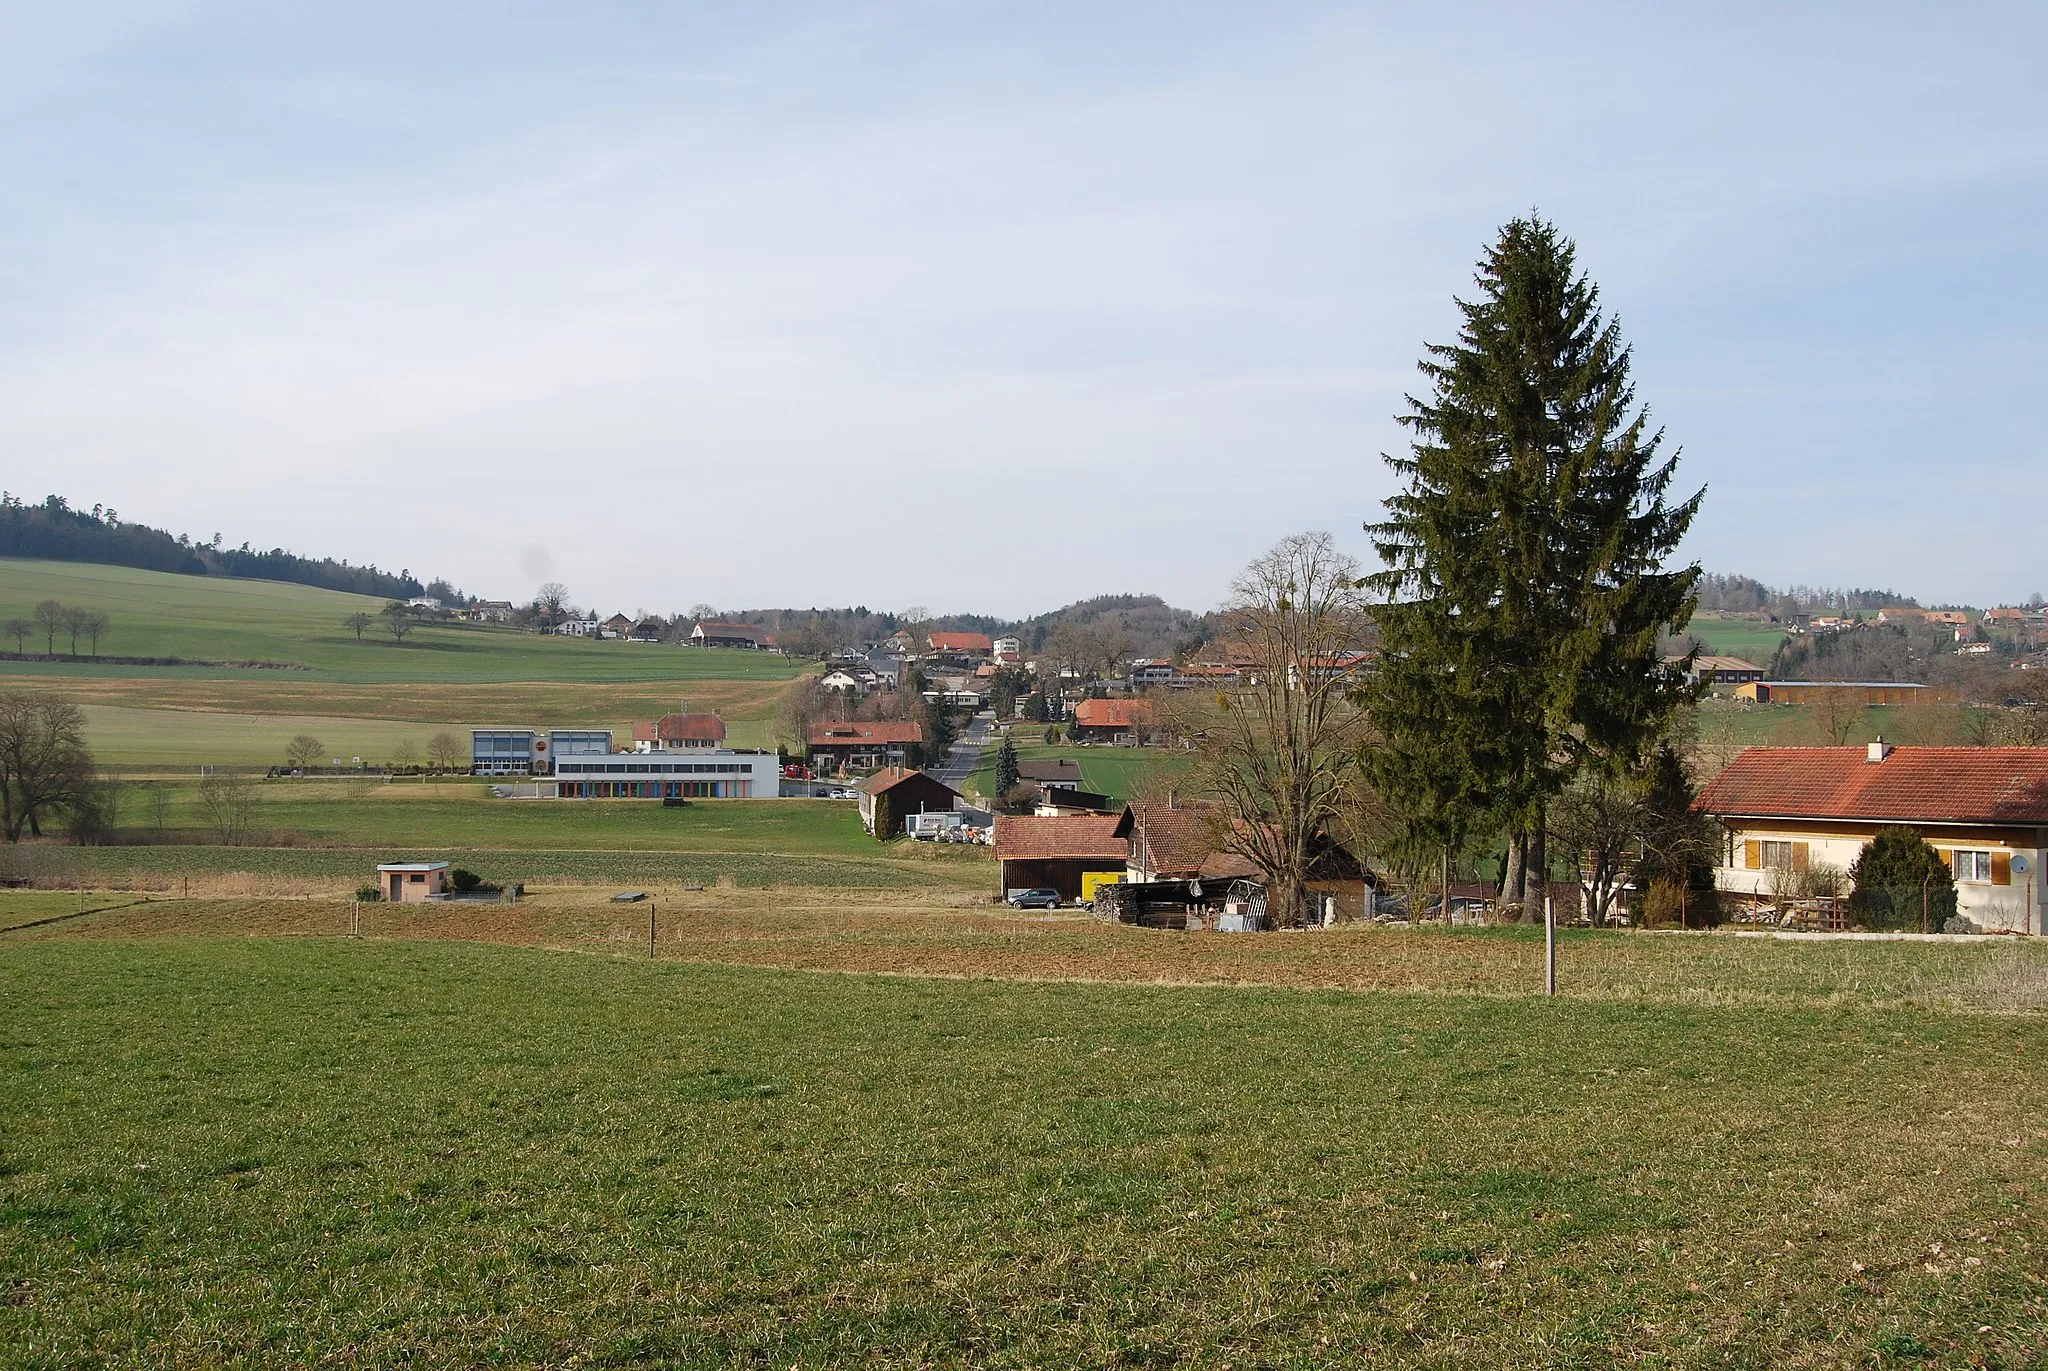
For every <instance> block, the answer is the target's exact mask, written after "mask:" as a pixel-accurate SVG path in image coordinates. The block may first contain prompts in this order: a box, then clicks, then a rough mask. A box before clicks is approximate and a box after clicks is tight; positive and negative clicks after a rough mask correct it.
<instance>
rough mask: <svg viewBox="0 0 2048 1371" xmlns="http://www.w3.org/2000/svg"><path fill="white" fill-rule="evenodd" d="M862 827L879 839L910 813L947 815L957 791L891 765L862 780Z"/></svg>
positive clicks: (897, 829)
mask: <svg viewBox="0 0 2048 1371" xmlns="http://www.w3.org/2000/svg"><path fill="white" fill-rule="evenodd" d="M856 789H857V790H858V791H859V792H860V822H861V826H862V827H863V828H865V829H867V831H868V832H869V833H870V834H872V835H873V836H874V837H875V838H877V839H879V840H880V841H882V842H887V841H889V839H891V838H893V837H895V836H896V835H897V834H899V833H901V832H902V831H903V821H904V820H905V819H907V818H908V817H910V816H911V815H912V814H950V813H952V811H953V806H954V803H955V802H956V801H958V800H959V798H960V792H959V791H957V790H955V789H953V787H951V786H949V785H947V784H946V783H945V782H943V781H938V780H934V779H933V778H932V777H930V776H927V775H925V774H924V773H923V772H922V771H918V770H915V769H914V768H911V767H904V766H890V767H884V768H882V769H881V770H880V771H877V772H875V773H874V774H873V775H872V776H869V777H867V778H866V779H865V780H863V781H862V782H861V783H860V785H859V786H857V787H856Z"/></svg>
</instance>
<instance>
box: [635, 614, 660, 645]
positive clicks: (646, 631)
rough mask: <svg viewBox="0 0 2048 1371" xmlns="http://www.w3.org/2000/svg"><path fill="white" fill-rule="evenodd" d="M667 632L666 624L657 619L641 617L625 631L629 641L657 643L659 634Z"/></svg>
mask: <svg viewBox="0 0 2048 1371" xmlns="http://www.w3.org/2000/svg"><path fill="white" fill-rule="evenodd" d="M666 632H668V625H667V624H665V623H663V622H662V621H661V620H659V619H642V620H641V621H640V622H639V623H637V624H634V625H633V627H632V628H631V629H629V630H627V632H626V641H627V642H629V643H658V642H660V641H661V635H662V634H664V633H666Z"/></svg>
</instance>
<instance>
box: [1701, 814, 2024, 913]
mask: <svg viewBox="0 0 2048 1371" xmlns="http://www.w3.org/2000/svg"><path fill="white" fill-rule="evenodd" d="M1729 831H1730V832H1731V833H1732V834H1733V835H1734V837H1735V852H1734V865H1732V866H1728V865H1720V866H1717V867H1715V869H1714V885H1715V886H1716V888H1718V889H1721V890H1727V891H1733V892H1735V893H1738V894H1743V895H1761V896H1764V897H1766V898H1768V897H1769V895H1770V893H1771V876H1772V873H1771V872H1769V871H1751V870H1749V869H1747V868H1746V867H1744V866H1743V864H1742V863H1743V856H1744V849H1743V844H1744V842H1745V841H1768V842H1800V843H1805V844H1807V861H1808V862H1809V863H1814V862H1825V863H1826V864H1827V865H1829V866H1836V867H1840V868H1841V869H1842V870H1843V871H1844V872H1845V873H1846V872H1847V871H1848V870H1849V868H1850V867H1851V866H1853V865H1855V862H1856V859H1857V857H1859V856H1861V855H1862V853H1863V848H1864V846H1865V844H1866V842H1867V841H1868V840H1867V839H1865V838H1860V837H1845V836H1843V835H1841V834H1838V833H1800V832H1797V831H1794V830H1790V829H1781V828H1772V829H1770V830H1764V829H1744V828H1741V827H1738V826H1736V825H1733V824H1731V825H1729ZM1934 845H1935V846H1936V847H1939V848H1941V849H1942V850H1943V851H1944V852H1946V851H1948V850H1950V849H1952V848H1966V849H1975V850H1981V851H1988V852H1993V853H2004V854H2005V855H2006V856H2007V857H2008V858H2012V857H2019V858H2024V859H2025V864H2026V868H2027V869H2026V870H2025V871H2024V872H2022V871H2019V870H2014V871H2013V873H2012V884H2011V885H1988V884H1985V883H1982V882H1977V881H1958V882H1956V912H1957V913H1959V914H1961V915H1963V916H1964V917H1965V918H1967V919H1969V920H1970V921H1971V922H1972V923H1974V924H1976V925H1978V926H1979V927H1980V928H1984V929H1986V930H1991V931H2005V930H2010V931H2012V932H2015V933H2017V932H2021V931H2023V930H2025V929H2027V928H2028V927H2029V920H2028V918H2027V912H2028V911H2027V901H2028V897H2029V887H2028V882H2029V880H2031V881H2032V882H2033V884H2032V899H2033V918H2032V920H2031V930H2032V931H2033V932H2035V933H2041V932H2044V931H2048V930H2044V929H2043V928H2042V918H2043V913H2044V891H2043V889H2042V884H2041V863H2042V859H2043V858H2044V856H2048V851H2044V849H2042V848H2039V847H2011V846H2007V845H2006V844H2004V843H1994V842H1990V841H1988V840H1986V841H1983V842H1978V841H1975V840H1968V839H1951V838H1945V837H1944V838H1937V839H1935V840H1934ZM2014 865H2015V866H2017V865H2018V864H2017V863H2015V864H2014Z"/></svg>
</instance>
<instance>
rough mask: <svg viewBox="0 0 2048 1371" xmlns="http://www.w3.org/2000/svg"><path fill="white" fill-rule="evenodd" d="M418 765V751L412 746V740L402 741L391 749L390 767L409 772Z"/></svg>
mask: <svg viewBox="0 0 2048 1371" xmlns="http://www.w3.org/2000/svg"><path fill="white" fill-rule="evenodd" d="M419 764H420V750H419V749H418V748H416V747H414V746H413V745H412V739H410V738H405V739H402V740H401V741H400V742H399V744H398V746H397V747H394V748H392V749H391V765H392V766H393V767H395V768H397V769H398V770H400V771H410V770H412V769H413V768H414V767H416V766H418V765H419Z"/></svg>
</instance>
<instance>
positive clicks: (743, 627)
mask: <svg viewBox="0 0 2048 1371" xmlns="http://www.w3.org/2000/svg"><path fill="white" fill-rule="evenodd" d="M690 632H691V634H692V635H693V636H694V635H696V634H699V633H701V634H703V635H704V636H705V637H707V638H752V639H754V640H755V641H757V642H758V641H760V639H761V636H762V634H761V630H760V629H758V628H755V627H754V626H753V625H752V624H728V623H725V622H724V621H722V620H718V619H705V620H702V621H701V622H699V623H698V625H697V626H696V627H695V628H694V629H692V630H690Z"/></svg>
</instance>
